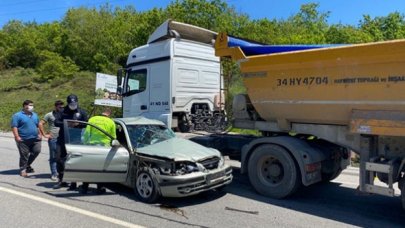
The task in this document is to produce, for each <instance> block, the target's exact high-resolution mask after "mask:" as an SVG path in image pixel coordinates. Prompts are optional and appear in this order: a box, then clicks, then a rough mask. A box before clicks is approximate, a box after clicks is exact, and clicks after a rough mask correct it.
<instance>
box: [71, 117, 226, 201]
mask: <svg viewBox="0 0 405 228" xmlns="http://www.w3.org/2000/svg"><path fill="white" fill-rule="evenodd" d="M114 121H115V123H116V129H117V130H116V134H117V138H116V139H113V137H112V136H111V135H109V134H108V133H107V132H104V131H103V130H101V129H99V128H98V127H97V126H94V125H91V124H89V123H87V122H80V121H75V120H65V122H64V127H65V128H64V130H65V132H64V133H65V141H66V150H67V153H68V157H67V160H66V164H65V175H64V180H65V181H76V182H89V183H111V182H119V183H123V184H125V185H127V186H129V187H133V188H134V192H135V194H136V196H137V197H138V198H139V199H140V200H141V201H143V202H148V203H152V202H155V201H156V200H157V199H158V198H159V197H160V196H164V197H183V196H189V195H194V194H197V193H200V192H203V191H207V190H210V189H215V188H219V187H222V186H224V185H227V184H229V183H231V181H232V169H231V167H230V166H229V165H226V164H224V158H223V156H222V155H221V153H220V152H219V151H218V150H216V149H212V148H207V147H204V146H201V145H199V144H197V143H194V142H192V141H190V140H187V139H182V138H179V137H176V135H175V134H174V132H173V131H172V130H171V129H168V128H167V127H166V126H165V125H164V123H163V122H161V121H158V120H151V119H147V118H144V117H134V118H117V119H114ZM86 128H87V129H89V128H90V129H92V130H94V131H101V132H102V133H103V134H104V135H106V136H107V137H109V138H110V139H111V146H105V145H103V144H99V145H87V144H86V143H84V140H83V135H84V132H85V129H86Z"/></svg>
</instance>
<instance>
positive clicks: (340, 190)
mask: <svg viewBox="0 0 405 228" xmlns="http://www.w3.org/2000/svg"><path fill="white" fill-rule="evenodd" d="M233 174H234V181H233V182H232V184H231V185H230V186H228V187H227V188H226V189H225V190H226V191H227V192H228V193H229V194H234V195H238V196H241V197H244V198H249V199H252V200H256V201H260V202H264V203H268V204H272V205H275V206H278V207H284V208H288V209H291V210H295V211H300V212H303V213H306V214H310V215H314V216H318V217H323V218H327V219H330V220H335V221H338V222H342V223H346V224H351V225H355V226H363V227H364V226H366V227H374V226H376V224H381V222H383V223H385V224H387V223H389V224H390V227H403V224H405V212H404V211H403V210H402V205H401V201H400V200H399V199H398V197H393V198H390V197H385V196H379V195H370V194H364V193H360V192H359V191H358V190H356V189H353V188H348V187H344V186H342V185H341V184H340V183H334V182H330V183H320V184H316V185H313V186H309V187H304V186H302V187H301V188H299V189H298V191H297V192H296V193H295V194H294V195H292V196H291V197H289V198H286V199H282V200H277V199H271V198H268V197H265V196H262V195H260V194H258V193H257V192H256V191H255V190H254V189H253V187H252V186H251V185H250V183H249V180H248V177H247V175H242V174H240V169H239V168H235V167H234V171H233ZM367 221H376V223H374V222H367Z"/></svg>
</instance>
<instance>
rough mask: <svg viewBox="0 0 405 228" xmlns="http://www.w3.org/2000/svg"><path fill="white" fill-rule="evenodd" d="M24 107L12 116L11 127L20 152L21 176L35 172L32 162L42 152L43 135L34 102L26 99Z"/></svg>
mask: <svg viewBox="0 0 405 228" xmlns="http://www.w3.org/2000/svg"><path fill="white" fill-rule="evenodd" d="M22 106H23V109H22V110H21V111H19V112H17V113H15V114H14V115H13V117H12V118H11V129H12V131H13V135H14V139H15V142H16V143H17V148H18V151H19V153H20V164H19V165H20V176H22V177H27V176H28V174H27V173H33V172H34V169H33V168H32V167H31V164H32V163H33V162H34V160H35V158H36V157H37V156H38V154H39V153H40V152H41V139H42V135H41V132H40V131H39V129H38V124H39V118H38V115H37V114H36V113H35V112H34V102H33V101H31V100H25V101H24V102H23V104H22Z"/></svg>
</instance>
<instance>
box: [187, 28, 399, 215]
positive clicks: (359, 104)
mask: <svg viewBox="0 0 405 228" xmlns="http://www.w3.org/2000/svg"><path fill="white" fill-rule="evenodd" d="M215 49H216V50H215V54H216V55H217V56H219V57H222V58H232V59H233V60H234V61H236V62H237V63H238V65H239V67H240V71H241V74H242V77H243V81H244V85H245V86H246V90H247V94H240V95H236V96H235V97H234V100H233V104H232V111H233V120H232V125H233V127H235V128H241V129H254V130H258V131H260V132H261V133H262V136H244V135H230V134H215V135H211V136H204V137H197V138H195V139H194V140H195V141H198V142H200V143H202V144H204V145H207V146H211V147H215V148H218V149H220V150H221V151H223V152H224V153H227V154H228V155H230V157H232V158H239V160H241V172H242V173H247V174H248V176H249V179H250V182H251V184H252V185H253V187H254V188H255V189H256V190H257V191H258V192H259V193H261V194H263V195H267V196H270V197H274V198H284V197H287V196H289V195H291V194H293V193H294V192H295V191H296V190H297V189H298V187H300V186H301V185H304V186H309V185H311V184H314V183H318V182H321V181H329V180H332V179H334V178H336V177H337V176H338V175H339V174H340V173H341V172H342V170H343V169H344V168H346V167H347V166H348V165H349V164H350V152H351V151H354V152H355V153H357V154H358V155H359V156H360V183H359V189H360V191H363V192H367V193H374V194H380V195H386V196H391V197H394V196H395V190H394V187H393V186H394V184H396V183H398V187H399V189H400V190H401V192H402V194H401V200H402V205H403V207H404V208H405V196H404V195H405V184H404V183H405V177H404V172H405V40H394V41H387V42H377V43H367V44H358V45H289V46H286V45H284V46H277V45H262V44H257V43H252V42H247V41H244V40H241V39H238V38H234V37H231V36H228V35H227V34H225V33H219V34H218V35H217V37H216V43H215ZM376 178H378V179H379V180H381V181H382V182H384V183H385V184H386V186H385V185H384V186H381V185H380V184H378V185H377V184H376V183H375V182H374V181H375V179H376Z"/></svg>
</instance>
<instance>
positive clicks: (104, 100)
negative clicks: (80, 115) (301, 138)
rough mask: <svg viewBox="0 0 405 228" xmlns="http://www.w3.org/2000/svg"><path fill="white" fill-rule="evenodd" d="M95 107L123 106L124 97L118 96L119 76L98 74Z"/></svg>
mask: <svg viewBox="0 0 405 228" xmlns="http://www.w3.org/2000/svg"><path fill="white" fill-rule="evenodd" d="M94 104H95V105H104V106H112V107H121V106H122V97H121V95H119V94H117V76H115V75H109V74H103V73H97V75H96V99H95V100H94Z"/></svg>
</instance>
